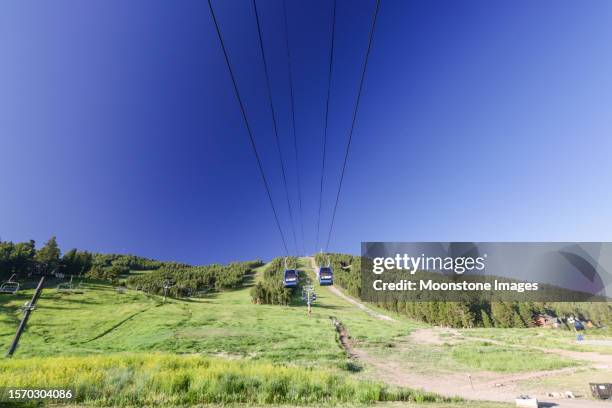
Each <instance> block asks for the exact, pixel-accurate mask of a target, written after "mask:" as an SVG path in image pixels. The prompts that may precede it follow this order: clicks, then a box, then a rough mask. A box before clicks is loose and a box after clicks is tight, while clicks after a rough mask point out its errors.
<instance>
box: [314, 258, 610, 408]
mask: <svg viewBox="0 0 612 408" xmlns="http://www.w3.org/2000/svg"><path fill="white" fill-rule="evenodd" d="M309 258H310V262H311V265H312V267H313V269H314V268H316V267H317V265H316V262H315V259H314V257H309ZM329 289H330V291H331V292H332V293H333V294H335V295H336V296H338V297H340V298H342V299H344V300H345V301H346V302H348V303H350V304H352V305H353V306H355V307H357V308H358V309H360V310H362V311H363V312H365V313H367V314H368V315H370V316H373V317H375V318H377V319H381V320H385V321H390V322H397V320H396V319H393V318H391V317H389V316H386V315H384V314H382V313H379V312H376V311H375V310H372V309H370V308H369V307H367V306H365V305H364V304H363V303H361V302H359V301H357V300H355V299H353V298H352V297H350V296H347V295H345V294H344V293H343V292H342V291H340V290H339V289H338V288H336V287H333V286H332V287H329ZM340 323H341V322H340ZM336 328H337V330H338V333H339V341H340V343H341V345H342V347H343V348H344V350H345V351H346V352H347V354H348V355H349V357H350V358H351V359H353V360H356V361H358V362H360V363H363V364H364V365H365V366H367V367H368V369H369V371H370V372H371V373H372V377H373V378H374V379H376V380H377V381H383V382H385V383H388V384H392V385H397V386H402V387H409V388H420V389H423V390H425V391H429V392H434V393H437V394H440V395H444V396H449V397H452V396H459V397H462V398H465V399H467V400H479V401H496V402H507V403H513V402H514V399H515V398H516V397H517V396H519V395H522V394H526V392H525V391H524V390H523V389H519V387H520V384H519V382H521V381H528V380H533V379H539V378H544V377H550V376H557V375H563V374H571V373H573V372H575V371H576V370H578V369H581V368H584V367H580V368H575V367H568V368H563V369H559V370H550V371H534V372H528V373H519V374H500V373H494V372H486V371H476V370H474V371H472V372H469V373H468V372H465V373H446V372H445V373H437V372H436V373H422V372H415V371H413V370H411V369H410V368H408V367H405V366H404V365H403V364H402V363H401V362H400V361H394V360H393V359H391V358H388V357H387V358H383V357H378V356H374V355H372V354H370V353H369V352H368V351H367V350H366V349H364V348H360V347H359V346H358V344H356V343H355V342H354V341H352V340H351V338H350V335H349V330H350V328H347V327H345V326H342V325H341V326H336ZM442 333H446V334H448V335H449V336H448V337H444V338H442V337H441V336H440V335H441V334H442ZM460 337H461V334H460V333H459V331H457V330H454V329H440V328H425V329H419V330H416V331H415V332H413V333H412V334H411V335H410V337H409V338H408V339H409V340H410V341H411V342H413V343H418V344H431V345H441V344H444V343H449V344H452V343H453V342H456V341H458V340H459V339H458V338H460ZM461 339H462V340H463V338H461ZM470 339H474V340H482V341H489V342H491V343H494V342H493V341H491V340H489V339H478V338H473V337H470ZM500 343H501V342H500ZM533 348H535V349H537V347H533ZM542 351H545V352H553V353H556V354H559V355H562V356H564V357H568V358H574V359H577V360H586V361H593V362H598V363H600V364H601V362H602V360H601V359H600V357H601V355H599V354H598V353H581V352H572V351H567V350H556V349H555V350H542ZM605 357H606V358H609V357H611V356H605ZM606 363H607V361H606ZM597 368H601V367H597ZM529 394H530V395H532V396H533V397H536V398H538V401H539V402H540V406H541V407H559V408H612V403H611V402H609V401H596V400H590V399H585V398H577V399H563V398H549V397H547V396H546V395H545V394H538V393H533V392H529Z"/></svg>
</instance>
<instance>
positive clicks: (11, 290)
mask: <svg viewBox="0 0 612 408" xmlns="http://www.w3.org/2000/svg"><path fill="white" fill-rule="evenodd" d="M14 278H15V274H13V275H11V277H10V278H9V279H8V280H7V281H6V282H4V283H2V285H0V293H7V294H11V295H14V294H16V293H17V292H18V291H19V288H20V285H19V282H16V281H14V280H13V279H14Z"/></svg>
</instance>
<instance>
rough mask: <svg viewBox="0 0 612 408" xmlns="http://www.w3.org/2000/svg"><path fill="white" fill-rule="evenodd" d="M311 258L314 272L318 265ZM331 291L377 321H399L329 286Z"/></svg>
mask: <svg viewBox="0 0 612 408" xmlns="http://www.w3.org/2000/svg"><path fill="white" fill-rule="evenodd" d="M309 258H310V264H311V266H312V269H313V270H316V268H317V263H316V261H315V259H314V257H309ZM328 289H329V290H330V292H332V293H333V294H334V295H336V296H338V297H340V298H342V299H344V300H345V301H347V302H349V303H350V304H352V305H353V306H355V307H357V308H358V309H360V310H362V311H363V312H365V313H367V314H368V315H370V316H372V317H375V318H377V319H380V320H386V321H389V322H395V321H397V320H395V319H394V318H392V317H390V316H387V315H384V314H382V313H379V312H377V311H375V310H373V309H370V308H369V307H367V306H366V305H364V304H363V303H361V302H359V301H357V300H355V299H353V298H352V297H350V296H348V295H345V294H344V293H343V292H342V291H341V290H340V289H338V288H337V287H335V286H329V288H328Z"/></svg>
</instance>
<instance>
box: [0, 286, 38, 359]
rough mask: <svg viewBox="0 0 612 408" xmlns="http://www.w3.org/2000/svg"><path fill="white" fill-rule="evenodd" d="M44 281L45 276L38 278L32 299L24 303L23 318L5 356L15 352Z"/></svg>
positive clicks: (7, 356) (8, 356)
mask: <svg viewBox="0 0 612 408" xmlns="http://www.w3.org/2000/svg"><path fill="white" fill-rule="evenodd" d="M44 283H45V277H44V276H43V277H41V278H40V282H38V286H37V287H36V290H35V291H34V295H32V300H30V302H29V303H26V304H25V306H24V307H23V318H22V319H21V323H19V327H18V328H17V333H15V338H14V339H13V342H12V343H11V347H9V349H8V352H7V353H6V358H11V357H12V356H13V353H15V350H16V349H17V345H18V344H19V339H20V338H21V335H22V334H23V331H24V330H25V327H26V324H27V323H28V319H29V318H30V315H31V314H32V312H33V311H34V309H36V301H37V300H38V298H39V297H40V294H41V293H42V289H43V284H44Z"/></svg>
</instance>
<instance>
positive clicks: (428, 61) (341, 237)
mask: <svg viewBox="0 0 612 408" xmlns="http://www.w3.org/2000/svg"><path fill="white" fill-rule="evenodd" d="M287 1H288V11H289V20H290V21H289V24H290V28H289V30H290V38H291V44H292V50H291V51H292V53H293V56H294V61H293V63H294V66H295V72H294V76H295V81H296V86H295V95H296V120H297V131H298V139H299V152H300V157H299V167H300V174H301V177H302V184H303V186H302V187H303V190H302V195H303V197H304V201H303V206H304V213H303V219H304V224H305V235H306V237H305V248H306V249H307V250H308V251H309V252H312V251H314V247H315V242H314V233H315V226H316V213H317V206H318V183H319V177H320V171H321V146H322V131H323V113H324V110H323V109H324V101H325V91H326V75H327V63H328V60H327V58H328V47H329V35H330V17H331V2H330V1H329V0H317V1H309V2H304V1H298V0H287ZM374 4H375V2H374V0H367V1H366V0H357V1H352V0H351V1H349V0H338V22H337V24H338V26H337V43H336V50H337V53H336V61H335V67H334V77H333V84H332V100H331V111H330V115H331V122H330V133H329V146H328V159H329V161H328V163H327V172H326V174H325V183H326V188H325V195H324V201H323V204H324V207H323V219H322V230H323V233H324V234H326V233H327V229H328V228H329V219H330V214H331V209H332V205H333V198H334V195H335V191H336V188H337V183H338V178H339V174H340V166H341V160H342V155H343V149H344V146H345V143H346V140H347V131H348V129H349V125H350V120H351V113H352V109H353V105H354V101H355V96H356V90H357V82H358V76H359V73H360V69H361V64H362V62H363V56H364V53H365V48H366V43H367V35H368V30H369V23H370V18H371V13H372V10H373V7H374ZM214 5H215V8H216V10H217V13H218V19H219V22H220V25H221V29H222V32H223V35H224V36H225V39H226V42H227V46H228V49H229V52H230V58H231V61H232V63H233V65H234V67H235V70H236V74H237V78H238V83H239V86H240V90H241V92H242V93H243V95H244V99H245V103H246V107H247V113H248V115H249V119H250V120H251V123H252V125H253V128H254V135H255V139H256V142H257V144H258V147H259V148H260V150H261V153H262V158H263V162H264V166H265V169H266V172H267V175H268V177H269V179H270V182H271V185H272V192H273V195H274V200H275V202H276V205H277V207H278V209H279V211H280V213H281V214H280V215H281V222H282V223H283V228H284V229H285V233H286V235H287V236H288V238H290V237H291V233H290V229H289V221H288V215H287V208H286V205H285V203H284V201H283V200H284V195H283V194H284V192H283V189H282V182H281V178H280V171H279V163H278V156H277V153H276V147H275V145H274V138H273V133H272V122H271V115H270V111H269V109H268V105H267V102H266V99H265V98H266V94H265V87H264V74H263V67H262V63H261V56H260V54H259V49H258V44H257V31H256V26H255V20H254V15H253V10H252V4H251V2H250V1H247V0H227V1H226V0H224V1H220V0H216V1H214ZM258 5H259V8H260V15H261V18H262V24H263V32H264V33H263V34H264V42H265V47H266V51H267V53H268V56H269V59H270V60H269V65H270V69H271V75H272V86H273V96H274V102H275V106H276V108H277V112H278V117H279V125H280V131H281V133H280V137H281V144H282V150H283V154H284V157H285V160H286V162H287V167H288V178H289V183H290V189H291V191H290V194H291V198H292V203H293V205H294V208H295V207H296V206H297V190H296V187H295V180H296V175H295V168H296V167H295V163H294V161H293V142H292V136H291V133H290V116H289V110H288V108H289V93H288V80H287V69H286V55H285V52H286V51H285V48H284V37H283V31H282V28H283V26H282V3H281V1H280V0H259V3H258ZM611 21H612V2H610V1H608V0H599V1H597V0H593V1H589V2H574V1H569V0H568V1H552V0H547V1H538V2H533V1H527V0H524V1H515V2H491V1H487V0H482V1H469V0H468V1H461V2H458V1H454V0H448V1H431V0H428V1H425V0H422V1H403V0H382V5H381V10H380V15H379V20H378V27H377V32H376V36H375V39H374V45H373V50H372V54H371V56H370V65H369V68H368V73H367V77H366V82H365V87H364V92H363V97H362V104H361V109H360V112H359V116H358V120H357V126H356V129H355V134H354V138H353V145H352V150H351V154H350V158H349V162H348V167H347V173H346V178H345V184H344V189H343V192H342V196H341V200H340V206H339V209H338V215H337V218H336V228H335V233H334V235H333V237H332V243H331V246H330V249H331V250H333V251H342V252H352V253H357V252H358V251H359V248H360V246H359V244H360V242H361V241H363V240H385V241H394V240H397V241H429V240H441V241H451V240H461V241H464V240H469V241H472V240H473V241H487V240H490V241H502V240H517V241H523V240H555V241H563V240H569V241H574V240H612V188H611V186H612V184H611V182H610V179H611V176H612V160H611V157H610V156H611V154H612V24H611V23H610V22H611ZM224 64H225V62H224V60H223V55H222V53H221V50H220V47H219V43H218V40H217V38H216V34H215V32H214V27H213V25H212V21H211V17H210V14H209V11H208V7H207V4H206V2H205V1H201V0H197V1H196V0H194V1H179V2H169V1H150V0H146V1H144V0H141V1H129V2H125V1H119V0H99V1H87V2H83V1H78V0H74V1H66V0H63V1H62V0H58V1H54V2H23V1H17V0H15V1H3V2H2V3H1V4H0V174H1V177H0V237H1V238H2V239H5V240H13V241H21V240H27V239H30V238H33V239H35V240H37V241H38V242H41V241H44V240H46V239H47V238H48V237H49V236H51V235H57V237H58V240H59V243H60V245H61V246H62V248H63V249H68V248H71V247H78V248H83V249H89V250H93V251H103V252H111V251H112V252H129V253H134V254H140V255H144V256H149V257H154V258H160V259H173V260H180V261H185V262H191V263H208V262H217V261H218V262H225V261H229V260H235V259H250V258H255V257H261V258H270V257H272V256H276V255H281V254H282V246H281V242H280V239H279V236H278V233H277V231H276V229H275V227H274V224H273V218H272V213H271V210H270V208H269V205H268V202H267V198H266V196H265V192H264V190H263V187H262V184H261V181H260V178H259V174H258V173H257V167H256V162H255V159H254V157H253V154H252V152H251V151H250V147H249V144H248V139H247V136H246V133H245V129H244V126H243V124H242V122H241V117H240V112H239V108H238V105H237V103H236V100H235V98H234V95H233V90H232V88H231V83H230V80H229V76H228V73H227V71H226V67H225V65H224ZM290 246H291V247H293V244H292V242H291V240H290Z"/></svg>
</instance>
